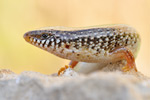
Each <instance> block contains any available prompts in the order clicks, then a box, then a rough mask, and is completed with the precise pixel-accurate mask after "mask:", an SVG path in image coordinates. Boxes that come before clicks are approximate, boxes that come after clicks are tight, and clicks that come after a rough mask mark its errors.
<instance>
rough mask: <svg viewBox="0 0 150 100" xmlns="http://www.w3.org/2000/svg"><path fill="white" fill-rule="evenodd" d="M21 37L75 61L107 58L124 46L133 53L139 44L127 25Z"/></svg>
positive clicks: (37, 32) (39, 32) (34, 33)
mask: <svg viewBox="0 0 150 100" xmlns="http://www.w3.org/2000/svg"><path fill="white" fill-rule="evenodd" d="M24 37H25V39H26V40H27V41H28V42H30V43H31V44H33V45H35V46H37V47H40V48H42V49H44V50H46V51H49V52H51V53H53V54H55V55H57V56H60V57H63V58H66V59H74V58H75V60H78V59H79V57H78V56H80V58H81V57H83V61H86V59H93V58H94V57H102V56H103V57H108V56H109V54H110V53H111V52H113V50H115V49H116V48H121V47H128V48H129V49H131V51H133V52H135V51H137V48H138V46H139V43H140V37H139V34H138V33H137V32H136V31H135V30H134V29H133V28H132V27H129V26H127V25H112V26H105V27H96V28H87V29H72V30H59V29H46V30H35V31H30V32H27V33H26V34H25V35H24ZM84 53H85V54H84ZM84 55H86V56H84ZM96 59H97V58H96Z"/></svg>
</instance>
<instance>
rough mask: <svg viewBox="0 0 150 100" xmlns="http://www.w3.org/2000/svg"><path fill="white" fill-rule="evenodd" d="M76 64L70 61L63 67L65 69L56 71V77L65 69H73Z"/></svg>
mask: <svg viewBox="0 0 150 100" xmlns="http://www.w3.org/2000/svg"><path fill="white" fill-rule="evenodd" d="M77 64H78V62H77V61H71V62H70V63H69V65H65V67H61V68H60V69H59V71H58V76H59V75H60V74H61V73H63V72H64V71H65V70H66V69H67V68H72V69H73V68H74V67H75V66H76V65H77Z"/></svg>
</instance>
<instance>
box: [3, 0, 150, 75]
mask: <svg viewBox="0 0 150 100" xmlns="http://www.w3.org/2000/svg"><path fill="white" fill-rule="evenodd" d="M117 23H122V24H128V25H130V26H132V27H135V28H136V29H137V30H138V31H139V33H140V35H141V38H142V43H141V49H140V52H139V55H138V57H137V59H136V63H137V68H138V69H139V71H141V72H142V73H144V74H146V75H148V76H150V0H12V1H11V0H0V68H6V69H11V70H12V71H14V72H16V73H20V72H22V71H25V70H28V71H29V70H31V71H37V72H41V73H45V74H51V73H54V72H57V70H58V69H59V68H60V67H62V66H63V65H64V64H67V63H68V62H69V61H68V60H64V59H61V58H59V57H56V56H54V55H52V54H50V53H48V52H45V51H44V50H41V49H39V48H37V47H34V46H32V45H30V44H29V43H26V42H25V41H24V39H23V34H24V33H25V32H27V31H29V30H33V29H37V28H40V27H47V26H68V27H83V26H93V25H102V24H117Z"/></svg>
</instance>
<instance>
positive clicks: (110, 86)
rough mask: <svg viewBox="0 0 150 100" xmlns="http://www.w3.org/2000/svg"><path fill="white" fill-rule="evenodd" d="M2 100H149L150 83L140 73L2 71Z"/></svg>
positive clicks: (0, 77)
mask: <svg viewBox="0 0 150 100" xmlns="http://www.w3.org/2000/svg"><path fill="white" fill-rule="evenodd" d="M70 73H71V74H70ZM0 100H150V79H149V78H148V77H145V76H144V75H142V74H141V73H139V72H136V73H135V72H130V73H122V72H121V71H114V72H104V71H98V72H94V73H91V74H88V75H82V74H77V73H76V72H74V71H73V70H71V69H68V70H66V71H65V72H64V74H63V75H61V76H59V77H58V76H55V75H43V74H40V73H38V72H30V71H28V72H27V71H26V72H22V73H21V74H19V75H17V74H15V73H13V72H11V71H10V70H0Z"/></svg>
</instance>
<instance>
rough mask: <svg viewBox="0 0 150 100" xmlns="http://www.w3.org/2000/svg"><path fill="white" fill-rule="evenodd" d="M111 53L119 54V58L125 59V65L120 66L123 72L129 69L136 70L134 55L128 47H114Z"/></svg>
mask: <svg viewBox="0 0 150 100" xmlns="http://www.w3.org/2000/svg"><path fill="white" fill-rule="evenodd" d="M112 54H121V55H122V56H121V58H122V59H125V60H126V61H127V64H126V66H125V67H123V68H122V70H123V71H124V72H127V71H130V70H131V69H134V70H135V71H136V72H137V68H136V64H135V59H134V56H133V54H132V52H131V51H130V50H129V49H128V48H125V47H122V48H118V49H115V50H113V52H112Z"/></svg>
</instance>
